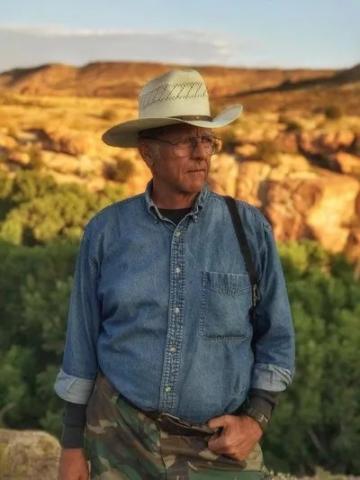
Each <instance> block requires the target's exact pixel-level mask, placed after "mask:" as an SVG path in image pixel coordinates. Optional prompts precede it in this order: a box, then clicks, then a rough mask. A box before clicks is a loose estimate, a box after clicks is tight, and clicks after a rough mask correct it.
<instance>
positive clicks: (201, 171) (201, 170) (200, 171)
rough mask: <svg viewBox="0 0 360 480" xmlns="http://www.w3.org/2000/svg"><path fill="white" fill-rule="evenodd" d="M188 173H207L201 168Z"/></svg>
mask: <svg viewBox="0 0 360 480" xmlns="http://www.w3.org/2000/svg"><path fill="white" fill-rule="evenodd" d="M188 173H205V170H204V169H203V168H201V169H200V168H199V169H197V170H189V171H188Z"/></svg>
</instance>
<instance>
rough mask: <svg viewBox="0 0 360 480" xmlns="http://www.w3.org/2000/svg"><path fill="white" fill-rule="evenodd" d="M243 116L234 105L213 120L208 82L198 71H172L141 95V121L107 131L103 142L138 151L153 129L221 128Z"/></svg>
mask: <svg viewBox="0 0 360 480" xmlns="http://www.w3.org/2000/svg"><path fill="white" fill-rule="evenodd" d="M241 112H242V106H241V105H234V106H232V107H228V108H226V109H225V110H223V111H222V112H221V113H220V114H219V115H217V116H216V117H214V118H212V117H211V115H210V105H209V97H208V92H207V89H206V85H205V82H204V79H203V78H202V76H201V75H200V73H199V72H197V71H196V70H172V71H170V72H167V73H165V74H164V75H160V76H159V77H155V78H154V79H152V80H150V82H148V83H147V84H146V85H145V86H144V87H143V89H142V90H141V92H140V95H139V118H137V119H136V120H130V121H128V122H123V123H119V124H118V125H115V126H114V127H112V128H110V129H109V130H107V131H106V132H105V133H104V134H103V136H102V140H103V141H104V142H105V143H106V144H107V145H111V146H113V147H136V146H137V144H138V133H139V132H140V131H141V130H146V129H149V128H156V127H164V126H166V125H174V124H178V123H181V124H183V123H187V124H188V125H194V126H196V127H201V128H219V127H224V126H225V125H228V124H229V123H231V122H233V121H234V120H236V119H237V118H238V117H239V116H240V115H241Z"/></svg>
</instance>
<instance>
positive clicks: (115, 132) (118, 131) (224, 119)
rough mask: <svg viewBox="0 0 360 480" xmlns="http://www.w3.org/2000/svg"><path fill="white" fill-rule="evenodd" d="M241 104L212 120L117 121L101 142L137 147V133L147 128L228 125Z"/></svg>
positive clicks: (113, 145)
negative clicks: (178, 125) (185, 125)
mask: <svg viewBox="0 0 360 480" xmlns="http://www.w3.org/2000/svg"><path fill="white" fill-rule="evenodd" d="M242 111H243V107H242V105H234V106H232V107H228V108H226V109H225V110H223V111H222V112H221V113H220V114H219V115H217V116H216V117H214V118H213V119H212V120H182V119H180V118H178V119H177V118H164V117H162V118H150V117H147V118H140V119H137V120H130V121H128V122H124V123H119V124H118V125H115V126H114V127H111V128H109V130H106V132H105V133H104V134H103V136H102V140H103V142H105V143H106V144H107V145H110V146H112V147H137V145H138V133H139V132H140V131H141V130H146V129H148V128H156V127H165V126H167V125H176V124H184V123H185V124H188V125H194V126H195V127H200V128H220V127H225V126H226V125H229V123H231V122H233V121H234V120H236V119H237V118H239V117H240V115H241V113H242Z"/></svg>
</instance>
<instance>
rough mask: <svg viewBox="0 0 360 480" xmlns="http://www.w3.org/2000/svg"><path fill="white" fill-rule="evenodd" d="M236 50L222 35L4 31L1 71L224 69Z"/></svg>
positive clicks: (37, 29)
mask: <svg viewBox="0 0 360 480" xmlns="http://www.w3.org/2000/svg"><path fill="white" fill-rule="evenodd" d="M236 50H237V46H236V45H235V44H234V43H233V42H232V41H231V40H229V39H228V38H225V37H224V35H223V34H219V33H217V34H214V33H213V32H206V31H194V30H174V31H162V32H159V31H143V30H141V31H137V30H101V29H100V30H99V29H98V30H90V29H68V28H65V27H62V26H59V25H46V26H35V27H34V26H26V25H3V26H1V25H0V70H2V71H3V70H6V69H11V68H16V67H28V66H34V65H39V64H43V63H51V62H62V63H70V64H75V65H82V64H84V63H88V62H93V61H98V60H99V61H101V60H112V61H120V60H134V61H155V62H156V61H157V62H164V63H168V62H169V63H187V64H217V65H226V64H228V63H229V60H230V58H231V57H233V56H234V55H235V53H236Z"/></svg>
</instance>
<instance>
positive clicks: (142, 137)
mask: <svg viewBox="0 0 360 480" xmlns="http://www.w3.org/2000/svg"><path fill="white" fill-rule="evenodd" d="M140 138H141V139H147V140H155V141H157V142H161V143H166V144H168V145H172V146H173V147H176V146H178V144H179V143H182V142H183V140H179V141H177V142H171V141H170V140H165V139H163V138H158V137H151V136H150V135H144V136H141V137H140ZM195 138H196V139H197V138H200V139H203V138H211V139H212V140H216V141H218V142H219V143H220V148H219V151H220V149H221V146H222V141H221V138H218V137H215V136H214V135H196V136H192V137H187V139H186V140H190V142H191V145H192V150H191V153H192V152H193V151H194V150H195V148H196V147H197V146H198V144H199V142H198V141H197V140H196V143H195V142H194V139H195ZM200 143H201V144H202V140H200ZM215 145H216V143H213V150H214V146H215ZM216 153H219V152H216V151H212V152H211V155H215V154H216Z"/></svg>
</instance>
